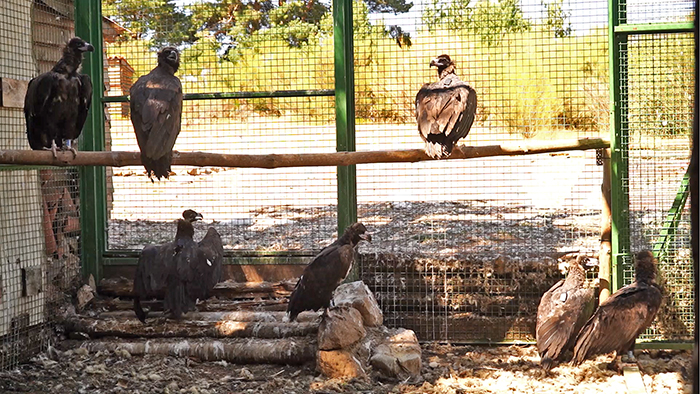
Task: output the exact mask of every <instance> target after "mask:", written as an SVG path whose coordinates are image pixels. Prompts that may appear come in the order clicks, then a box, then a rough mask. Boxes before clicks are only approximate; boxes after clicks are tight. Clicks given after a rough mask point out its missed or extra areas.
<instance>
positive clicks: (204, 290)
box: [165, 215, 224, 319]
mask: <svg viewBox="0 0 700 394" xmlns="http://www.w3.org/2000/svg"><path fill="white" fill-rule="evenodd" d="M199 217H200V218H202V216H201V215H200V216H199ZM188 225H189V227H188ZM181 226H182V228H183V231H184V232H186V233H187V234H188V236H186V237H182V238H180V239H176V240H175V254H174V256H173V265H172V267H171V269H170V272H169V275H168V278H167V283H168V285H167V286H168V290H167V295H166V299H165V306H166V308H167V309H169V310H170V311H171V313H172V315H173V317H175V318H176V319H179V318H180V316H181V315H182V314H183V313H187V312H188V311H190V310H193V309H194V307H195V304H196V302H197V300H205V299H207V298H209V296H210V295H211V291H212V289H213V288H214V286H215V285H216V284H217V283H219V281H220V280H221V275H222V269H223V259H224V246H223V243H222V242H221V237H220V236H219V233H218V232H217V231H216V229H214V228H213V227H210V228H209V230H208V231H207V234H206V235H205V236H204V238H202V240H201V241H200V242H195V241H194V240H193V239H192V235H193V234H194V228H193V227H192V223H187V222H184V221H183V222H181V223H178V231H179V230H180V227H181Z"/></svg>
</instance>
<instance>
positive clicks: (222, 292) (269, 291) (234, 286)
mask: <svg viewBox="0 0 700 394" xmlns="http://www.w3.org/2000/svg"><path fill="white" fill-rule="evenodd" d="M295 284H296V281H284V282H275V283H272V282H233V281H230V280H228V281H225V282H221V283H218V284H217V285H216V286H214V290H213V291H212V295H213V296H214V297H216V298H218V299H236V298H256V297H261V298H262V297H267V298H283V297H288V296H289V295H290V294H291V293H292V290H294V285H295ZM133 287H134V282H133V280H131V279H127V278H123V277H122V278H106V279H103V280H101V281H100V284H99V285H98V286H97V291H98V293H100V294H102V295H107V296H111V297H133V296H134V294H133V292H132V291H133Z"/></svg>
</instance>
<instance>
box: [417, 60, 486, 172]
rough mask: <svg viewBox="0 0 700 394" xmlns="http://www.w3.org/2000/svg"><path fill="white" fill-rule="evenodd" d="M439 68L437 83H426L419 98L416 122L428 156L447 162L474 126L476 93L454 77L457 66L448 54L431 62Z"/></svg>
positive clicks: (420, 91)
mask: <svg viewBox="0 0 700 394" xmlns="http://www.w3.org/2000/svg"><path fill="white" fill-rule="evenodd" d="M433 66H435V67H437V73H438V81H437V82H433V83H426V84H425V85H423V87H422V88H420V90H419V91H418V94H417V95H416V122H417V123H418V132H419V134H420V136H421V138H422V139H423V141H425V153H426V154H427V155H428V156H430V157H432V158H433V159H444V158H446V157H448V156H449V155H450V154H451V153H452V148H453V147H454V146H455V144H456V143H457V141H458V140H459V139H460V138H464V137H466V136H467V134H468V133H469V130H470V129H471V127H472V123H474V117H475V115H476V91H475V90H474V89H473V88H472V87H471V86H469V85H467V84H466V83H465V82H463V81H462V80H460V79H459V77H458V76H457V74H455V64H454V62H453V61H452V59H450V57H449V56H448V55H440V56H438V57H436V58H435V59H433V60H431V61H430V67H433Z"/></svg>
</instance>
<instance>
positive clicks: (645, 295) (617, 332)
mask: <svg viewBox="0 0 700 394" xmlns="http://www.w3.org/2000/svg"><path fill="white" fill-rule="evenodd" d="M635 259H636V273H635V278H634V282H633V283H631V284H629V285H627V286H625V287H623V288H621V289H620V290H618V291H616V292H615V293H613V295H611V296H610V298H608V299H606V300H605V301H603V302H601V303H600V306H599V307H598V310H596V311H595V313H594V314H593V316H592V317H591V318H590V319H589V320H588V322H586V324H585V325H584V326H583V328H582V329H581V332H579V334H578V337H577V338H576V344H575V345H574V356H573V359H572V361H571V362H572V364H573V365H579V364H581V363H582V362H583V361H584V360H586V359H588V358H591V357H594V356H596V355H599V354H606V353H610V352H612V351H615V354H616V356H618V355H622V354H623V353H624V352H628V355H629V360H630V362H633V361H634V354H633V353H632V351H633V350H634V341H635V339H637V336H638V335H639V334H641V333H642V332H643V331H644V330H645V329H646V328H647V327H649V325H650V324H651V322H652V321H653V320H654V317H655V316H656V312H657V311H658V310H659V306H660V305H661V298H662V295H661V290H660V289H659V287H658V286H657V285H656V283H655V282H654V279H655V278H656V259H655V258H654V255H653V254H652V253H651V252H650V251H642V252H639V253H637V255H636V256H635Z"/></svg>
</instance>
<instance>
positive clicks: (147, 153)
mask: <svg viewBox="0 0 700 394" xmlns="http://www.w3.org/2000/svg"><path fill="white" fill-rule="evenodd" d="M179 67H180V53H179V52H178V51H177V49H176V48H173V47H165V48H163V49H161V50H160V52H158V65H157V66H156V68H154V69H153V70H152V71H151V72H150V73H148V74H146V75H143V76H141V77H140V78H139V79H138V80H137V81H136V83H135V84H134V85H133V86H132V87H131V90H130V91H129V94H130V99H129V101H130V106H131V123H132V124H133V125H134V132H135V133H136V141H137V142H138V144H139V149H140V151H141V162H142V163H143V166H144V167H145V168H146V174H147V175H148V177H149V178H150V179H151V181H153V177H154V176H155V177H156V178H158V179H159V180H160V178H161V177H164V178H168V177H169V176H170V164H171V162H172V155H173V146H175V140H176V139H177V136H178V134H180V122H181V118H182V84H181V83H180V79H179V78H178V77H176V76H175V72H176V71H177V69H178V68H179Z"/></svg>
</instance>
